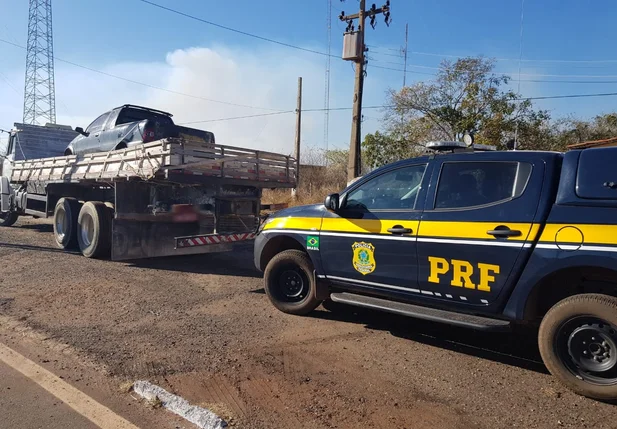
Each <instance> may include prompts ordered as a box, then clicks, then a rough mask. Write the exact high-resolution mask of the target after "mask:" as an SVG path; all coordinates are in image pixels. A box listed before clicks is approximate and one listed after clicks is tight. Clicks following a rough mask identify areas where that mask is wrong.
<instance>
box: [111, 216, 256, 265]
mask: <svg viewBox="0 0 617 429" xmlns="http://www.w3.org/2000/svg"><path fill="white" fill-rule="evenodd" d="M195 229H196V228H195V224H194V223H192V224H189V223H174V222H147V221H135V220H126V219H114V220H113V227H112V251H111V259H112V260H114V261H125V260H136V259H144V258H155V257H161V256H176V255H195V254H201V253H215V252H228V251H231V250H233V244H234V243H235V242H240V241H244V240H250V239H251V238H252V237H254V236H255V234H254V233H236V234H221V235H218V234H214V235H213V234H206V235H195V233H196V232H199V231H195ZM179 242H182V245H179ZM191 243H193V244H191Z"/></svg>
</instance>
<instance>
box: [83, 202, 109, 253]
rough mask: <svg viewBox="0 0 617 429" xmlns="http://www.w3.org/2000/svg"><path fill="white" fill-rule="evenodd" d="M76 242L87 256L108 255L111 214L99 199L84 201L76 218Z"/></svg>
mask: <svg viewBox="0 0 617 429" xmlns="http://www.w3.org/2000/svg"><path fill="white" fill-rule="evenodd" d="M77 225H78V227H77V242H78V243H79V249H80V250H81V253H82V254H83V255H84V256H85V257H87V258H101V257H105V256H108V255H109V253H110V250H111V216H110V214H109V209H108V208H107V206H106V205H105V204H104V203H101V202H99V201H89V202H87V203H85V204H84V205H83V206H82V207H81V210H80V212H79V218H78V219H77Z"/></svg>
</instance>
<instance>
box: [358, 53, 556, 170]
mask: <svg viewBox="0 0 617 429" xmlns="http://www.w3.org/2000/svg"><path fill="white" fill-rule="evenodd" d="M494 68H495V62H494V60H491V59H487V58H483V57H478V58H462V59H459V60H457V61H454V62H453V61H444V62H442V64H441V66H440V70H439V72H438V73H437V76H436V78H435V80H433V81H430V82H419V83H416V84H414V85H412V86H409V87H405V88H403V89H401V90H390V91H389V93H388V102H387V103H386V104H387V105H388V107H387V108H386V112H385V116H384V121H385V123H384V130H385V134H381V133H380V134H377V133H376V134H374V135H369V136H367V138H366V139H365V141H364V149H365V152H366V157H367V158H368V163H369V164H370V165H372V166H378V165H383V164H384V163H387V162H391V161H393V160H396V159H401V158H405V157H409V156H414V155H416V154H417V153H418V152H421V151H422V148H423V147H424V144H425V143H426V142H427V141H432V140H449V141H460V140H461V139H462V136H463V135H464V134H465V133H473V134H474V135H475V137H476V141H477V142H478V143H485V144H492V145H497V146H501V147H505V146H506V145H507V143H508V142H509V141H511V140H512V139H514V137H515V135H516V137H517V142H518V143H519V147H520V148H527V149H534V148H536V146H540V147H550V146H551V145H552V144H554V141H553V140H551V139H552V134H551V132H550V127H549V121H550V116H549V114H548V112H546V111H542V110H540V111H536V110H534V108H533V105H532V103H531V101H529V100H522V99H520V97H519V96H518V95H517V94H516V93H515V92H513V91H511V90H508V89H505V88H504V87H505V86H506V85H507V84H508V83H509V82H510V78H509V77H508V76H505V75H501V74H497V73H495V72H494ZM540 147H537V148H540Z"/></svg>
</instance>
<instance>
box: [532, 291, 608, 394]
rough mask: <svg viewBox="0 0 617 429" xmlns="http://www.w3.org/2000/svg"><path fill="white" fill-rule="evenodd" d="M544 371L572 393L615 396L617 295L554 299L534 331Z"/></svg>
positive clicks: (590, 295)
mask: <svg viewBox="0 0 617 429" xmlns="http://www.w3.org/2000/svg"><path fill="white" fill-rule="evenodd" d="M538 343H539V347H540V354H541V355H542V360H543V361H544V364H545V365H546V367H547V368H548V370H549V371H550V372H551V374H553V375H554V376H555V377H557V378H558V379H559V380H560V381H561V382H562V383H563V384H565V385H566V386H567V387H569V388H570V389H571V390H573V391H574V392H576V393H578V394H580V395H583V396H587V397H589V398H594V399H599V400H605V401H612V400H616V399H617V298H615V297H612V296H608V295H601V294H582V295H575V296H571V297H569V298H566V299H564V300H562V301H560V302H558V303H557V304H556V305H555V306H554V307H553V308H551V309H550V310H549V311H548V313H546V315H545V316H544V319H543V320H542V324H541V325H540V331H539V334H538Z"/></svg>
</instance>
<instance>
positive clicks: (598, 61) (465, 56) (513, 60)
mask: <svg viewBox="0 0 617 429" xmlns="http://www.w3.org/2000/svg"><path fill="white" fill-rule="evenodd" d="M372 52H375V51H372ZM409 53H410V54H414V55H424V56H429V57H443V58H468V57H470V56H471V57H473V56H475V55H452V54H442V53H437V52H421V51H409ZM381 55H392V54H385V53H382V54H381ZM487 58H491V57H487ZM493 59H494V60H495V61H512V62H518V61H519V59H518V58H499V57H497V58H493ZM520 61H522V62H524V63H558V64H559V63H566V64H567V63H572V64H579V63H580V64H610V63H617V60H556V59H533V58H522V59H521V60H520Z"/></svg>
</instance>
